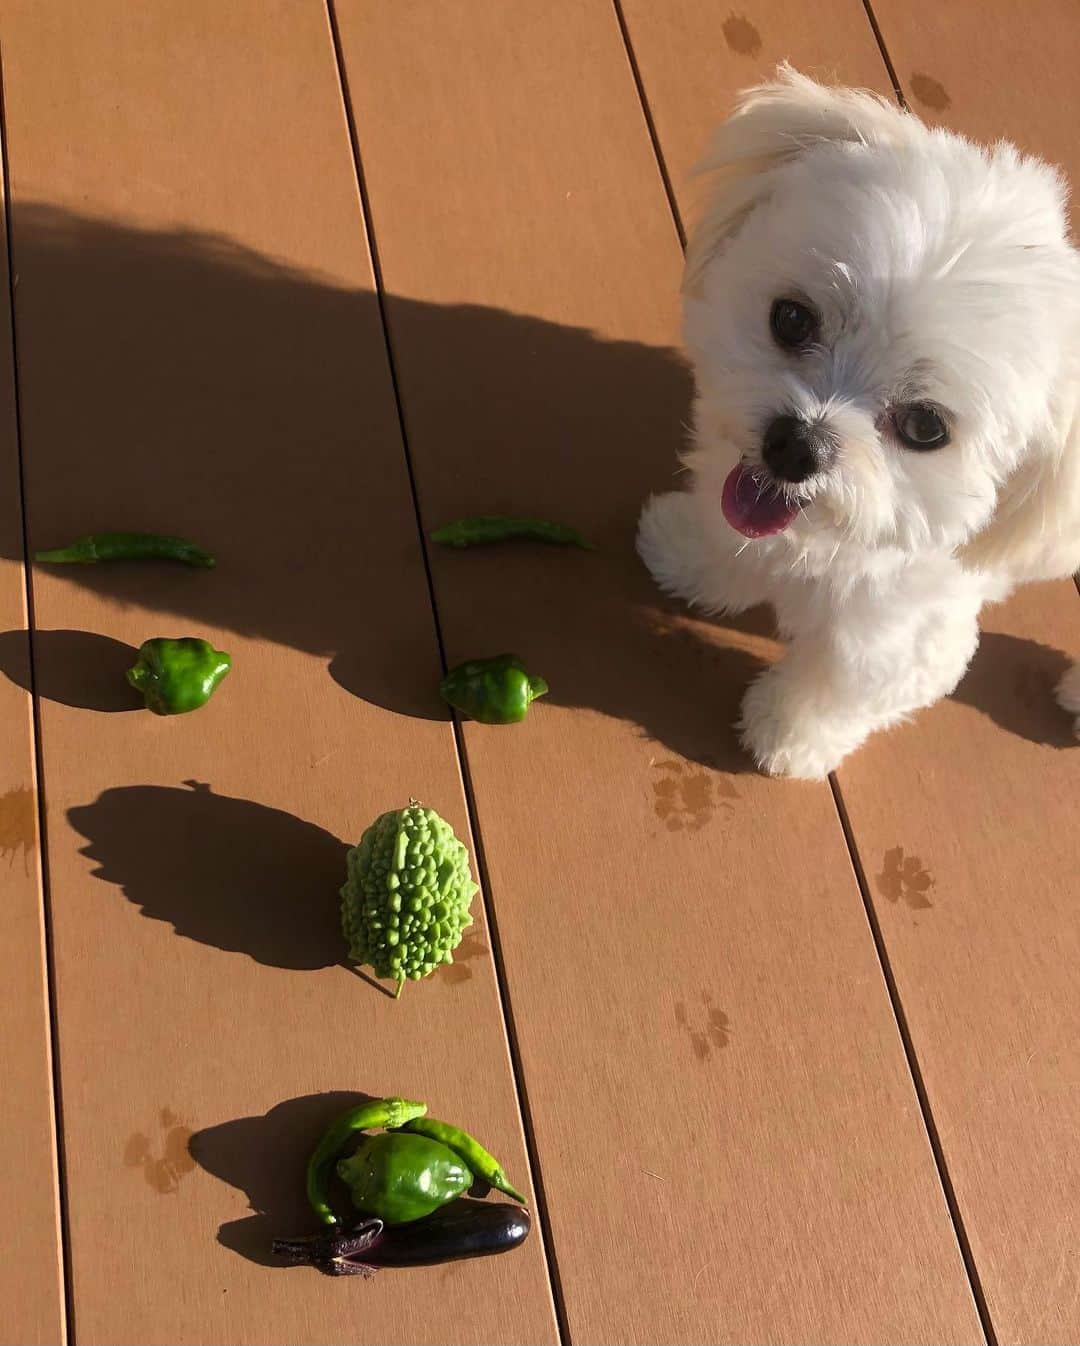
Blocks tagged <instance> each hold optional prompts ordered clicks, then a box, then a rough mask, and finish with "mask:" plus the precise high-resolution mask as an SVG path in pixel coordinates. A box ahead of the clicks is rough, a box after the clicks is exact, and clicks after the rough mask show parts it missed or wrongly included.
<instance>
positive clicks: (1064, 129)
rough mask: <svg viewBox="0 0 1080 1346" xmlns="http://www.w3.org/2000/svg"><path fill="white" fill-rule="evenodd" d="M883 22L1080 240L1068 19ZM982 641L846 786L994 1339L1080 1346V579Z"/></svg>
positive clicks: (953, 11) (882, 0)
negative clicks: (960, 675) (946, 694)
mask: <svg viewBox="0 0 1080 1346" xmlns="http://www.w3.org/2000/svg"><path fill="white" fill-rule="evenodd" d="M874 9H875V13H876V15H877V18H878V21H879V24H880V26H881V32H882V36H883V39H884V41H885V43H886V46H887V48H888V51H889V53H890V56H891V58H892V61H893V65H894V67H895V69H896V72H897V75H898V77H899V79H900V83H901V85H902V87H903V89H904V91H905V95H906V97H907V100H908V103H909V105H910V106H911V107H912V108H913V109H914V110H915V111H916V112H918V113H920V115H922V116H924V117H926V118H927V119H929V120H931V121H938V122H941V123H943V124H945V125H948V126H950V127H952V128H953V129H954V130H958V131H961V132H963V133H965V134H968V135H971V136H974V137H976V138H978V139H981V140H994V139H996V138H997V137H999V136H1004V137H1007V138H1008V139H1011V140H1014V141H1015V142H1017V143H1018V144H1019V145H1021V147H1022V148H1024V149H1027V150H1030V151H1033V152H1035V153H1038V154H1041V155H1043V156H1045V157H1046V158H1048V159H1050V160H1051V161H1052V162H1055V163H1058V164H1060V165H1061V166H1062V167H1063V168H1064V169H1065V171H1066V173H1067V175H1068V176H1069V178H1070V180H1071V182H1072V185H1073V188H1074V209H1073V225H1074V232H1075V225H1076V219H1077V216H1076V212H1075V189H1076V187H1077V185H1078V184H1080V152H1078V149H1077V145H1076V137H1075V133H1074V127H1075V124H1076V117H1077V112H1078V109H1080V98H1078V95H1077V92H1076V70H1077V66H1078V64H1080V24H1078V23H1077V15H1076V9H1075V6H1074V5H1071V4H1069V3H1067V2H1065V0H1059V2H1057V3H1055V2H1054V0H1038V2H1037V3H1035V4H1031V5H1027V6H1024V8H1023V9H1022V10H1018V9H1016V8H1015V7H1013V6H1010V5H1008V4H1006V3H1003V0H992V3H987V4H984V5H980V6H979V7H978V10H977V11H976V10H975V9H974V8H969V7H967V6H963V5H961V6H949V5H942V6H935V5H930V4H920V5H918V6H910V5H900V4H894V3H892V0H875V4H874ZM982 625H983V630H984V636H983V641H982V647H981V649H980V652H979V654H978V655H977V656H976V660H975V663H974V666H973V668H972V670H971V672H970V673H969V674H968V677H967V679H966V680H965V682H964V683H963V684H962V685H961V687H960V688H959V690H958V692H957V695H956V697H955V699H954V700H953V701H952V702H950V703H947V704H945V705H943V706H940V707H937V708H935V710H934V711H933V712H932V713H931V714H928V715H926V716H923V717H921V718H920V720H919V721H918V723H917V724H916V725H915V726H914V727H913V728H912V729H911V730H909V731H905V732H904V733H897V734H895V735H892V736H890V738H889V739H888V740H886V741H884V742H882V743H881V744H875V745H874V746H873V747H872V748H871V749H870V750H869V751H868V752H867V753H866V754H865V755H863V756H862V757H860V758H857V759H856V760H855V761H854V762H852V763H851V764H850V766H849V767H845V768H844V770H843V772H842V773H841V781H842V788H843V792H844V797H845V800H846V801H847V804H848V808H849V811H850V814H851V819H852V825H853V828H854V831H855V836H856V839H857V841H858V844H859V850H860V853H861V855H862V859H863V865H864V868H865V869H866V871H867V873H868V875H869V876H870V883H871V887H872V888H873V890H874V897H875V902H876V905H877V908H878V916H879V920H880V922H881V926H882V930H883V933H884V936H885V939H886V941H887V943H888V947H889V955H890V959H891V961H892V965H893V969H894V973H895V975H896V979H897V984H898V986H899V988H900V993H901V995H902V997H903V1001H904V1005H905V1009H906V1012H907V1014H908V1018H909V1022H910V1024H911V1028H912V1032H913V1035H914V1037H915V1041H916V1046H917V1049H918V1052H919V1056H920V1060H921V1062H922V1069H923V1075H924V1078H925V1081H926V1088H927V1092H928V1095H929V1098H930V1101H931V1104H932V1107H933V1110H934V1115H935V1117H936V1119H937V1123H938V1127H939V1130H940V1133H941V1140H942V1145H943V1148H944V1151H945V1156H946V1159H947V1162H948V1165H949V1169H950V1172H951V1174H952V1179H953V1183H954V1186H955V1189H956V1194H957V1199H958V1201H959V1203H960V1208H961V1211H962V1213H963V1217H964V1220H965V1224H966V1227H967V1231H968V1237H969V1239H970V1241H971V1246H972V1251H973V1254H974V1257H975V1262H976V1265H977V1267H978V1270H979V1275H980V1278H981V1280H982V1284H983V1289H984V1292H985V1295H986V1299H987V1304H988V1307H989V1310H990V1314H991V1317H992V1319H993V1322H994V1324H995V1327H996V1330H997V1333H998V1337H999V1340H1000V1341H1002V1342H1031V1343H1069V1342H1075V1341H1076V1340H1077V1339H1078V1337H1080V1250H1078V1249H1077V1246H1076V1241H1075V1239H1074V1238H1073V1237H1072V1236H1071V1232H1070V1231H1071V1228H1072V1225H1073V1222H1074V1220H1075V1213H1076V1210H1077V1207H1078V1205H1080V1158H1078V1156H1077V1149H1076V1134H1077V1129H1078V1127H1080V1095H1078V1093H1077V1089H1076V1084H1077V1082H1078V1081H1080V1046H1078V1043H1080V987H1078V982H1077V977H1076V967H1077V955H1078V952H1080V915H1078V899H1080V842H1078V840H1077V829H1076V802H1075V800H1076V777H1077V768H1078V758H1077V751H1076V743H1075V739H1074V738H1073V737H1072V733H1071V726H1070V722H1069V719H1068V717H1066V716H1065V715H1064V714H1063V713H1062V712H1061V711H1060V710H1058V708H1057V707H1056V706H1055V704H1054V700H1053V687H1054V683H1055V682H1056V681H1057V678H1058V677H1059V676H1060V675H1061V673H1062V672H1063V671H1064V669H1065V667H1066V666H1067V664H1068V662H1069V660H1070V659H1075V658H1076V657H1077V654H1078V652H1080V602H1078V601H1077V595H1076V591H1075V589H1074V587H1073V585H1072V583H1071V582H1070V581H1065V580H1063V581H1061V582H1060V583H1058V584H1053V585H1040V586H1038V587H1033V588H1030V589H1025V590H1022V591H1021V592H1020V593H1018V594H1017V595H1016V596H1015V597H1014V598H1013V599H1012V600H1010V602H1009V603H1008V604H1006V605H1004V606H1003V607H1000V608H992V609H989V610H988V611H987V612H986V614H985V616H984V620H983V623H982ZM973 763H977V764H978V769H977V770H973V769H972V764H973ZM943 819H946V820H947V825H946V826H944V827H943V825H942V820H943ZM898 847H899V848H902V849H903V852H904V857H905V863H909V862H910V859H911V858H912V857H915V858H917V859H918V861H919V866H920V867H921V868H923V869H924V870H925V871H926V872H927V873H929V874H931V875H932V876H933V880H934V887H933V889H932V890H931V892H930V894H929V896H930V899H931V901H932V903H933V907H932V909H931V910H928V911H926V912H925V913H923V912H920V911H913V910H912V909H911V908H910V907H909V906H908V904H907V903H906V902H905V901H904V893H903V892H902V891H901V892H900V893H899V895H898V894H897V892H896V884H895V882H894V881H893V880H892V878H891V877H890V875H891V874H892V872H893V871H894V870H895V867H896V866H895V862H892V863H891V864H887V863H886V855H887V854H890V855H895V854H896V848H898ZM898 898H899V900H898Z"/></svg>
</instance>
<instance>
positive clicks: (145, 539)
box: [34, 533, 217, 570]
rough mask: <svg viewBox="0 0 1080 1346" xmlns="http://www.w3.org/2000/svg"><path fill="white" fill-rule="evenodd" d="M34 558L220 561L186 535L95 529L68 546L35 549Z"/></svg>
mask: <svg viewBox="0 0 1080 1346" xmlns="http://www.w3.org/2000/svg"><path fill="white" fill-rule="evenodd" d="M34 560H35V561H42V562H45V563H47V564H49V565H95V564H96V563H97V562H98V561H181V562H183V564H184V565H189V566H201V567H203V569H206V570H209V569H211V568H212V567H213V566H215V565H217V561H216V560H215V559H214V557H213V556H211V555H210V553H209V552H208V551H204V550H203V548H202V547H200V546H197V545H196V543H194V542H189V541H188V540H187V538H183V537H166V536H165V535H163V534H161V533H93V534H91V535H90V536H89V537H81V538H78V539H77V540H76V541H75V542H72V543H69V544H68V546H66V547H54V548H52V549H51V550H48V551H36V552H35V553H34Z"/></svg>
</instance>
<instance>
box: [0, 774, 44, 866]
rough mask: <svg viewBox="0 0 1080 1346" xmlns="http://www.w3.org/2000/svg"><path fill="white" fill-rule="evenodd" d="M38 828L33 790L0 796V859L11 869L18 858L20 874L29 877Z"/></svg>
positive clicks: (9, 792) (11, 792)
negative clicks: (21, 869) (21, 871)
mask: <svg viewBox="0 0 1080 1346" xmlns="http://www.w3.org/2000/svg"><path fill="white" fill-rule="evenodd" d="M36 828H37V801H36V800H35V798H34V792H33V790H29V789H27V788H26V786H19V787H18V788H16V789H14V790H8V792H7V793H6V794H2V795H0V859H6V860H7V862H8V867H9V868H12V869H13V868H14V866H15V857H16V856H19V855H21V857H22V865H23V873H24V874H29V873H30V853H31V852H32V851H33V849H34V837H35V831H36Z"/></svg>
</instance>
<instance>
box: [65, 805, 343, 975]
mask: <svg viewBox="0 0 1080 1346" xmlns="http://www.w3.org/2000/svg"><path fill="white" fill-rule="evenodd" d="M67 816H68V821H69V822H70V823H71V825H72V827H73V828H74V829H75V830H76V831H77V832H78V833H79V834H80V835H81V836H83V837H85V838H86V841H87V845H86V846H84V847H83V848H82V850H81V852H80V853H81V854H82V855H85V856H87V857H88V858H89V859H91V860H94V861H96V862H97V865H98V867H97V868H96V869H95V870H94V871H93V873H94V877H95V878H98V879H101V880H102V881H103V882H104V883H108V884H110V885H114V886H116V887H118V888H119V889H120V890H121V891H122V892H123V894H124V896H125V897H126V898H127V899H128V901H129V902H132V903H133V904H134V905H135V906H137V907H138V908H139V909H140V911H141V912H142V914H143V915H144V916H146V917H148V918H149V919H150V920H153V921H165V922H167V923H168V924H170V925H171V926H172V927H173V929H174V930H175V931H176V933H177V934H178V935H181V936H183V937H184V938H185V939H193V940H197V941H198V942H199V943H201V944H208V945H212V946H213V947H214V948H218V949H222V950H225V951H227V952H231V953H242V954H246V955H247V956H248V957H249V958H253V959H254V960H255V961H256V962H257V963H262V964H265V965H267V966H270V967H280V968H291V969H295V970H299V971H313V970H315V969H318V968H324V967H333V966H335V965H339V964H342V958H343V945H342V936H341V921H340V899H339V897H338V892H339V890H340V888H341V884H342V881H343V877H344V874H345V856H346V853H347V851H348V849H349V848H348V846H346V844H345V843H344V842H342V841H340V840H339V839H338V838H337V837H335V836H331V834H330V833H329V832H326V831H324V830H323V828H321V827H317V826H316V825H315V824H314V823H309V822H305V821H303V820H302V819H300V818H296V817H294V816H293V815H292V814H289V813H285V812H283V811H282V810H280V809H274V808H268V807H267V806H266V805H264V804H257V803H254V802H253V801H251V800H249V799H236V798H232V797H231V796H229V795H220V794H215V793H214V791H213V790H212V789H211V788H210V786H209V785H206V784H202V783H200V782H198V781H187V782H185V784H184V788H178V787H170V786H156V785H135V786H122V787H118V788H116V789H111V790H106V791H105V792H104V793H103V794H102V795H100V796H99V797H98V799H97V800H95V801H94V803H92V804H84V805H79V806H78V807H75V808H72V809H70V810H69V811H68V815H67Z"/></svg>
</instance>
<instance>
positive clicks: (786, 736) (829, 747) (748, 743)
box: [737, 668, 868, 780]
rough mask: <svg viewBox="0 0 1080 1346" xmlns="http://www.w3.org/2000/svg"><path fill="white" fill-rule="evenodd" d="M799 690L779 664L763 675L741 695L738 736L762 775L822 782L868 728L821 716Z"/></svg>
mask: <svg viewBox="0 0 1080 1346" xmlns="http://www.w3.org/2000/svg"><path fill="white" fill-rule="evenodd" d="M799 692H800V689H799V687H798V686H797V684H793V683H792V682H791V681H790V680H788V679H787V678H785V677H784V676H783V674H782V672H781V668H774V669H770V670H769V671H768V672H767V673H763V674H762V675H761V677H759V678H758V679H757V681H756V682H754V683H753V684H752V685H751V687H750V689H749V691H748V692H747V693H746V696H745V697H744V698H743V703H742V715H741V717H740V720H739V724H738V726H737V727H738V731H739V737H740V739H741V740H742V744H743V747H744V748H745V749H746V750H747V752H749V753H750V755H751V756H752V757H753V759H754V761H755V762H756V763H757V765H758V767H759V768H760V769H761V770H762V771H764V772H766V773H767V774H768V775H770V776H789V777H792V778H793V779H795V780H824V779H825V777H826V776H828V775H829V773H830V772H831V771H835V770H836V768H837V767H838V766H839V765H840V763H841V762H842V761H843V760H844V758H845V757H846V756H847V755H848V753H849V752H851V751H852V749H853V748H857V747H858V746H859V744H860V743H861V742H862V741H863V739H864V738H865V737H866V735H867V732H868V730H866V729H861V728H860V727H859V726H858V725H856V724H854V723H853V722H852V721H851V720H850V719H843V720H836V719H834V718H832V717H830V716H827V715H823V714H822V713H821V712H820V709H816V708H815V707H813V706H812V705H811V704H810V703H809V701H808V700H807V699H806V698H805V697H803V696H800V694H799Z"/></svg>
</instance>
